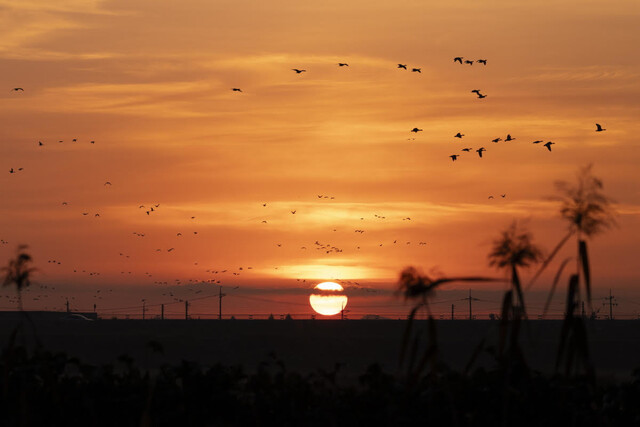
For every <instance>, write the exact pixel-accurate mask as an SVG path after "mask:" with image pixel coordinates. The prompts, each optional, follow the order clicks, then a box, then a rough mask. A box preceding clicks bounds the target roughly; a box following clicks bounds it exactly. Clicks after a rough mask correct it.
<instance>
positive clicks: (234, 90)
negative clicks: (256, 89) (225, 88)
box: [231, 87, 242, 92]
mask: <svg viewBox="0 0 640 427" xmlns="http://www.w3.org/2000/svg"><path fill="white" fill-rule="evenodd" d="M231 90H232V91H233V92H242V89H240V88H239V87H234V88H231Z"/></svg>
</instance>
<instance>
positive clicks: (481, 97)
mask: <svg viewBox="0 0 640 427" xmlns="http://www.w3.org/2000/svg"><path fill="white" fill-rule="evenodd" d="M486 97H487V95H483V94H481V93H479V94H478V99H484V98H486Z"/></svg>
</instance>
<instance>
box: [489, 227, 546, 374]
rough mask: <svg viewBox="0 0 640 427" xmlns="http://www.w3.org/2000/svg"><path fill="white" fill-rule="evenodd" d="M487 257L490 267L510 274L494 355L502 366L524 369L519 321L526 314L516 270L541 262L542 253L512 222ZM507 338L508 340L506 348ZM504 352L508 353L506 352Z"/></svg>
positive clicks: (526, 234)
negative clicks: (519, 366)
mask: <svg viewBox="0 0 640 427" xmlns="http://www.w3.org/2000/svg"><path fill="white" fill-rule="evenodd" d="M488 258H489V265H490V266H493V267H496V268H498V269H501V270H506V271H507V273H508V274H509V273H510V275H511V280H510V282H511V288H510V289H509V290H508V291H507V292H505V294H504V297H503V300H502V313H501V316H500V327H499V334H498V348H497V352H496V354H495V355H494V356H495V357H496V359H497V360H498V361H499V362H500V363H502V364H503V365H504V366H508V365H511V364H512V363H514V362H515V363H519V364H520V365H521V366H524V365H525V360H524V355H523V353H522V350H521V348H520V345H519V334H520V323H521V320H522V319H526V316H527V311H526V305H525V301H524V293H523V291H522V285H521V282H520V275H519V274H518V267H529V266H530V265H531V264H534V263H538V262H540V261H541V260H542V250H540V248H539V247H538V246H537V245H535V244H534V243H533V236H532V234H531V233H530V232H529V231H528V230H527V229H525V228H524V227H522V226H519V225H518V223H517V222H516V221H514V222H513V223H512V224H511V225H510V226H509V227H508V228H507V229H506V230H503V231H502V232H501V234H500V237H499V238H498V239H496V240H494V242H493V247H492V248H491V252H489V256H488ZM514 295H515V297H516V298H517V303H516V302H514V299H516V298H514ZM509 328H511V333H509ZM507 337H508V338H509V339H508V342H509V345H508V346H507ZM505 350H507V352H506V353H505Z"/></svg>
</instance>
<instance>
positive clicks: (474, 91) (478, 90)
mask: <svg viewBox="0 0 640 427" xmlns="http://www.w3.org/2000/svg"><path fill="white" fill-rule="evenodd" d="M471 93H475V94H476V95H480V89H474V90H472V91H471Z"/></svg>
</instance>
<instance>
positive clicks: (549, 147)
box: [544, 141, 555, 151]
mask: <svg viewBox="0 0 640 427" xmlns="http://www.w3.org/2000/svg"><path fill="white" fill-rule="evenodd" d="M553 144H555V142H551V141H549V142H547V143H546V144H544V146H545V147H547V150H549V151H551V146H552V145H553Z"/></svg>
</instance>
